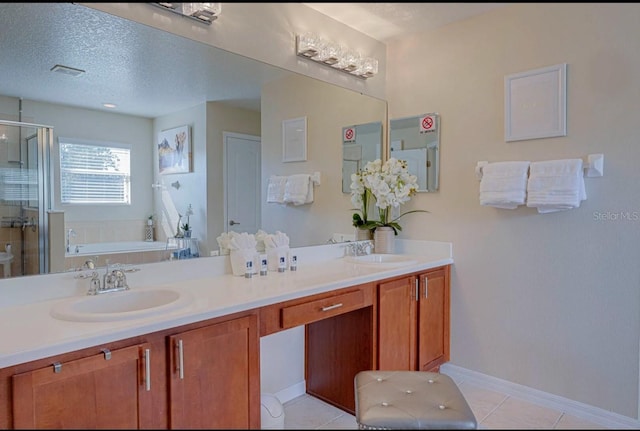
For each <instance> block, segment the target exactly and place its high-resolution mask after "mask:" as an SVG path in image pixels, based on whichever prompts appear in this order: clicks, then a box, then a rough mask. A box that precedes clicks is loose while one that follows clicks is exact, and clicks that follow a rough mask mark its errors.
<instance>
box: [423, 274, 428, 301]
mask: <svg viewBox="0 0 640 431" xmlns="http://www.w3.org/2000/svg"><path fill="white" fill-rule="evenodd" d="M424 297H425V298H428V297H429V279H428V278H427V277H425V278H424Z"/></svg>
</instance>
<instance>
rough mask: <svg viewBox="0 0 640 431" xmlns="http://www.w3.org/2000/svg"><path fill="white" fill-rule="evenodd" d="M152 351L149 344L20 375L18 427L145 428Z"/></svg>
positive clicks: (16, 399) (17, 383) (15, 417)
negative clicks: (149, 365)
mask: <svg viewBox="0 0 640 431" xmlns="http://www.w3.org/2000/svg"><path fill="white" fill-rule="evenodd" d="M149 354H150V350H149V344H146V343H145V344H140V345H136V346H132V347H126V348H123V349H118V350H115V351H112V352H108V351H105V352H103V353H99V354H96V355H93V356H90V357H87V358H82V359H78V360H75V361H69V362H64V363H62V364H56V366H55V367H54V365H52V366H49V367H46V368H41V369H38V370H34V371H30V372H26V373H22V374H16V375H14V376H13V377H12V387H13V420H14V423H13V426H14V428H27V429H36V428H38V429H69V428H76V429H95V428H102V429H116V428H120V429H137V428H143V427H144V426H145V425H146V424H148V423H149V420H150V417H151V416H150V415H151V413H152V412H151V392H150V390H149V389H150V388H149V387H148V385H147V382H148V381H150V380H149V379H150V376H149V375H148V367H147V365H148V364H149Z"/></svg>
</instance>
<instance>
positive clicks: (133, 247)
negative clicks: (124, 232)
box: [65, 241, 172, 270]
mask: <svg viewBox="0 0 640 431" xmlns="http://www.w3.org/2000/svg"><path fill="white" fill-rule="evenodd" d="M70 250H71V252H69V253H65V269H66V270H74V269H82V268H83V265H84V264H85V262H87V261H88V260H92V261H93V263H94V265H95V266H96V267H100V266H105V265H106V259H109V263H111V264H114V263H121V264H133V265H135V264H142V263H150V262H159V261H161V260H168V259H169V258H170V256H171V253H172V250H171V249H167V243H166V242H164V241H118V242H95V243H83V244H72V245H71V247H70ZM76 250H77V251H76Z"/></svg>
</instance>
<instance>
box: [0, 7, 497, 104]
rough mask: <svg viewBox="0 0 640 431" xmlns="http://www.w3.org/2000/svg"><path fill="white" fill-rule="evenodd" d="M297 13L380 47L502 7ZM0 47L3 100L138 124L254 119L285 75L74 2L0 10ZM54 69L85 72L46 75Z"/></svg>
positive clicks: (339, 9) (328, 9) (343, 9)
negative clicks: (187, 117)
mask: <svg viewBox="0 0 640 431" xmlns="http://www.w3.org/2000/svg"><path fill="white" fill-rule="evenodd" d="M304 4H305V5H307V6H309V7H311V8H313V9H316V10H318V11H320V12H321V13H324V14H326V15H328V16H330V17H332V18H334V19H336V20H337V21H340V22H343V23H345V24H347V25H350V26H351V27H353V28H355V29H356V30H358V31H360V32H362V33H365V34H368V35H370V36H371V37H373V38H375V39H377V40H380V41H382V42H385V41H389V40H391V39H393V38H395V37H401V36H404V35H407V34H410V33H413V32H418V31H427V30H430V29H433V28H436V27H439V26H442V25H445V24H448V23H450V22H452V21H455V20H460V19H465V18H468V17H470V16H473V15H477V14H480V13H484V12H486V11H489V10H491V9H494V8H496V7H499V6H503V5H505V4H504V3H479V4H478V3H473V4H472V3H304ZM222 13H223V14H224V7H223V8H222ZM132 40H135V44H132V43H131V41H132ZM0 41H1V43H0V73H1V75H0V77H1V78H2V79H0V94H2V95H5V96H12V97H18V98H23V99H28V100H40V101H48V102H54V103H60V104H67V105H72V106H80V107H85V108H90V109H98V110H104V109H105V108H103V106H102V104H103V103H116V104H117V105H118V108H117V111H116V112H119V113H124V114H131V115H140V116H144V117H157V116H161V115H166V114H168V113H170V112H176V111H179V110H181V109H186V108H189V107H192V106H197V105H199V104H202V103H204V102H205V101H211V100H215V101H223V102H226V103H228V104H230V105H232V106H237V107H242V108H248V109H254V110H259V109H260V88H261V86H262V84H263V83H264V82H267V81H268V80H270V79H274V78H275V77H276V76H281V75H282V74H284V73H286V72H285V71H284V70H282V69H279V68H277V67H272V66H269V65H266V64H264V63H260V62H258V61H254V60H251V59H247V58H245V57H241V56H238V55H235V54H231V53H228V52H226V51H223V50H219V49H216V48H213V47H211V46H209V45H206V44H202V43H199V42H195V41H193V40H190V39H186V38H181V37H179V36H175V35H172V34H170V33H168V32H164V31H161V30H157V29H153V28H151V27H148V26H144V25H142V24H139V23H136V22H133V21H130V20H124V19H120V18H117V17H115V16H113V15H110V14H105V13H103V12H100V11H98V10H95V9H92V8H88V7H86V6H82V5H78V4H75V3H0ZM56 64H62V65H65V66H70V67H73V68H77V69H82V70H85V71H86V73H85V74H83V75H81V76H78V77H71V76H69V75H63V74H59V73H53V72H51V71H50V69H51V68H52V67H53V66H55V65H56Z"/></svg>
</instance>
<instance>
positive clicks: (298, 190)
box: [284, 174, 313, 205]
mask: <svg viewBox="0 0 640 431" xmlns="http://www.w3.org/2000/svg"><path fill="white" fill-rule="evenodd" d="M309 189H312V190H313V186H312V185H311V175H309V174H296V175H290V176H289V177H288V178H287V182H286V184H285V187H284V202H285V203H291V204H294V205H302V204H304V203H308V202H307V199H308V197H309ZM312 193H313V192H312ZM311 201H313V194H312V195H311Z"/></svg>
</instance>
